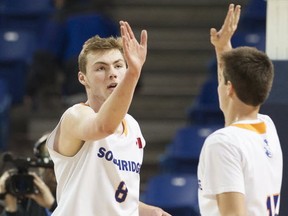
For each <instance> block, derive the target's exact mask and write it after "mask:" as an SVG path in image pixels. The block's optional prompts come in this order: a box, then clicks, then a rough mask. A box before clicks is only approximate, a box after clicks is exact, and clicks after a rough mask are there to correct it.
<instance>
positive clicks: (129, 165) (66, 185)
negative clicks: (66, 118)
mask: <svg viewBox="0 0 288 216" xmlns="http://www.w3.org/2000/svg"><path fill="white" fill-rule="evenodd" d="M123 122H126V123H125V124H124V125H125V132H124V133H123V134H113V135H110V136H108V137H106V138H105V139H101V140H98V141H91V142H85V143H84V145H83V147H82V148H81V150H80V151H79V152H78V153H77V154H76V155H75V156H73V157H66V156H63V155H60V154H59V153H57V152H56V151H54V150H53V146H54V139H55V135H56V132H57V130H58V128H59V125H60V123H59V124H58V126H57V127H56V128H55V129H54V131H53V132H52V133H51V135H50V137H49V138H48V140H47V145H48V149H49V152H50V155H51V158H52V160H53V162H54V169H55V175H56V179H57V183H58V186H57V202H58V206H57V208H56V210H55V211H54V212H53V214H52V215H53V216H79V215H83V216H122V215H123V216H128V215H131V216H138V215H139V212H138V205H139V187H140V175H139V173H140V168H141V164H142V160H143V148H144V146H145V140H144V138H143V136H142V134H141V131H140V128H139V125H138V123H137V122H136V120H135V119H134V118H133V117H132V116H130V115H128V114H127V115H126V117H125V120H124V121H123Z"/></svg>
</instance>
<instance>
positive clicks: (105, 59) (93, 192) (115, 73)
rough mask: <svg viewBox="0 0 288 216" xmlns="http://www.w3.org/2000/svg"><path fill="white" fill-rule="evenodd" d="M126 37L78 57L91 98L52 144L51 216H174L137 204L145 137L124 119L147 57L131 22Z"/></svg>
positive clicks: (92, 42)
mask: <svg viewBox="0 0 288 216" xmlns="http://www.w3.org/2000/svg"><path fill="white" fill-rule="evenodd" d="M120 28H121V36H122V39H120V38H118V39H116V38H112V37H111V38H100V37H98V36H95V37H92V38H90V39H89V40H87V41H86V43H85V44H84V46H83V49H82V51H81V53H80V55H79V69H80V72H79V73H78V79H79V81H80V83H82V84H83V85H84V86H85V89H86V93H87V101H86V102H85V103H82V104H76V105H74V106H72V107H70V108H68V109H67V110H66V111H65V113H64V114H63V115H62V117H61V119H60V121H59V123H58V125H57V126H56V128H55V129H54V130H53V132H52V133H51V134H50V136H49V138H48V141H47V145H48V149H49V152H50V155H51V158H52V160H53V161H54V169H55V174H56V179H57V184H58V185H57V203H58V206H57V208H56V209H55V211H54V212H53V216H79V215H83V216H130V215H131V216H138V215H140V216H169V214H168V213H166V212H164V211H163V210H162V209H160V208H157V207H154V206H150V205H146V204H144V203H141V202H139V191H140V190H139V184H140V176H139V174H140V168H141V164H142V160H143V148H144V147H145V140H144V138H143V136H142V133H141V131H140V127H139V125H138V123H137V122H136V120H135V119H134V118H133V117H132V116H130V115H129V114H127V112H128V109H129V106H130V104H131V101H132V98H133V94H134V90H135V87H136V84H137V82H138V80H139V77H140V74H141V69H142V66H143V64H144V62H145V60H146V53H147V32H146V31H145V30H143V31H142V32H141V41H140V43H138V41H137V40H136V38H135V36H134V34H133V31H132V29H131V28H130V26H129V24H128V23H127V22H122V21H121V22H120Z"/></svg>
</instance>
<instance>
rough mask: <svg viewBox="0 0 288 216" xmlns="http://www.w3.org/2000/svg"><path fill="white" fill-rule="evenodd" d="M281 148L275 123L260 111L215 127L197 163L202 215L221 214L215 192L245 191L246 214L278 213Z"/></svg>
mask: <svg viewBox="0 0 288 216" xmlns="http://www.w3.org/2000/svg"><path fill="white" fill-rule="evenodd" d="M282 166H283V165H282V151H281V146H280V143H279V139H278V135H277V132H276V129H275V126H274V123H273V122H272V120H271V119H270V118H269V117H268V116H264V115H261V114H259V115H258V120H257V121H240V122H236V123H234V124H232V125H230V126H228V127H225V128H223V129H220V130H217V131H216V132H214V133H213V134H211V135H210V136H209V137H208V138H207V139H206V141H205V143H204V146H203V148H202V151H201V155H200V160H199V165H198V182H199V190H198V191H199V194H198V195H199V207H200V211H201V215H203V216H218V215H220V213H219V209H218V205H217V201H216V195H217V194H221V193H224V192H240V193H243V194H244V195H245V204H246V207H247V215H249V216H265V215H267V216H268V215H273V216H274V215H278V214H279V205H280V190H281V183H282Z"/></svg>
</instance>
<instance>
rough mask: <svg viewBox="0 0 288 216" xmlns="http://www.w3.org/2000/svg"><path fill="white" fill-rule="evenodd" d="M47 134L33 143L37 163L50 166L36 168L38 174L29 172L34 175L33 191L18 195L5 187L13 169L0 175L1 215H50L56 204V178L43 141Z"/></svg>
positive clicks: (13, 171)
mask: <svg viewBox="0 0 288 216" xmlns="http://www.w3.org/2000/svg"><path fill="white" fill-rule="evenodd" d="M47 136H48V134H46V135H43V136H42V137H41V138H40V139H39V140H38V141H37V142H36V143H35V145H34V156H36V158H37V161H38V162H39V163H44V161H45V164H46V165H47V166H48V165H49V166H52V167H50V168H40V167H39V168H37V171H38V174H36V173H30V174H31V175H32V176H33V177H34V185H35V186H36V188H37V190H36V192H35V193H32V194H26V195H25V197H22V196H21V197H20V196H17V195H15V194H13V193H12V190H11V189H7V181H10V180H11V179H10V177H11V176H12V175H13V174H14V173H15V172H17V170H15V169H10V170H8V171H5V172H4V173H3V174H2V176H1V177H0V195H1V199H3V203H2V205H3V210H2V213H1V214H0V215H1V216H50V215H51V213H52V212H53V211H54V209H55V208H56V206H57V203H56V199H55V197H56V180H55V175H54V170H53V163H52V161H51V159H50V156H49V153H48V151H47V148H46V145H45V142H46V139H47ZM10 190H11V192H10Z"/></svg>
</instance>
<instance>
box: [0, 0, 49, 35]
mask: <svg viewBox="0 0 288 216" xmlns="http://www.w3.org/2000/svg"><path fill="white" fill-rule="evenodd" d="M53 11H54V6H53V2H52V0H1V3H0V17H1V27H5V28H18V29H23V30H32V31H34V32H35V33H41V31H42V27H43V24H44V23H45V22H46V21H47V19H48V18H49V16H50V15H51V14H52V12H53Z"/></svg>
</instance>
